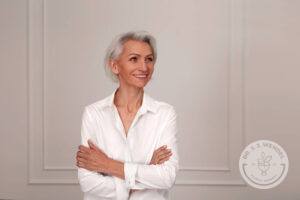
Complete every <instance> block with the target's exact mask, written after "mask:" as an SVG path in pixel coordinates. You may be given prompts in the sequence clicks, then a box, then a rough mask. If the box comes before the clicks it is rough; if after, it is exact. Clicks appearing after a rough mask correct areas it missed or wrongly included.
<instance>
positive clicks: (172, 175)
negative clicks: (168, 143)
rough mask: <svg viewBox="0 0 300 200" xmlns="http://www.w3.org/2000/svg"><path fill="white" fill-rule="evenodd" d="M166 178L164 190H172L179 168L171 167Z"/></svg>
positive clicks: (164, 179)
mask: <svg viewBox="0 0 300 200" xmlns="http://www.w3.org/2000/svg"><path fill="white" fill-rule="evenodd" d="M165 172H166V173H165V176H164V178H163V182H164V189H171V188H172V187H173V185H174V184H175V181H176V176H177V173H178V168H177V167H174V166H172V167H170V168H169V169H168V170H166V171H165Z"/></svg>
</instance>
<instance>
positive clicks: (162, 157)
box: [158, 152, 172, 164]
mask: <svg viewBox="0 0 300 200" xmlns="http://www.w3.org/2000/svg"><path fill="white" fill-rule="evenodd" d="M171 156H172V152H170V153H167V154H164V155H162V156H161V157H160V158H159V160H158V164H162V163H164V162H166V161H167V160H169V159H170V157H171Z"/></svg>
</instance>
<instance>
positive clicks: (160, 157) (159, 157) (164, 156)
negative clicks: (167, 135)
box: [150, 145, 172, 165]
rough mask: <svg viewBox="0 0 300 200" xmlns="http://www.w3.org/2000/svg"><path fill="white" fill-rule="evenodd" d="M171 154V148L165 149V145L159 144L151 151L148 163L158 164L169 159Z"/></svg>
mask: <svg viewBox="0 0 300 200" xmlns="http://www.w3.org/2000/svg"><path fill="white" fill-rule="evenodd" d="M171 156H172V152H171V149H167V146H166V145H164V146H161V147H159V148H158V149H156V150H155V151H154V152H153V155H152V158H151V161H150V165H159V164H162V163H164V162H165V161H167V160H169V158H170V157H171Z"/></svg>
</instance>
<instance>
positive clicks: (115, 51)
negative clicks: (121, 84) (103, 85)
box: [104, 31, 157, 82]
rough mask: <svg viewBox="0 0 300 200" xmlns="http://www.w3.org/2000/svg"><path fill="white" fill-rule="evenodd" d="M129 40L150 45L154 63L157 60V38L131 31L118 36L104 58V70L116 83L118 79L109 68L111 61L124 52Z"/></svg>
mask: <svg viewBox="0 0 300 200" xmlns="http://www.w3.org/2000/svg"><path fill="white" fill-rule="evenodd" d="M128 40H134V41H141V42H146V43H148V44H149V46H150V48H151V50H152V53H153V60H154V63H155V62H156V59H157V50H156V40H155V38H154V37H153V36H152V35H151V34H150V33H148V32H146V31H130V32H127V33H122V34H119V35H117V36H116V37H115V38H114V39H113V41H112V42H111V43H110V45H109V46H108V48H107V50H106V55H105V58H104V70H105V73H106V74H107V75H108V76H109V77H110V78H111V79H112V81H114V82H118V77H117V76H116V75H115V74H114V73H113V72H112V71H111V68H110V66H109V62H110V60H114V59H116V58H118V57H119V56H120V54H121V53H122V51H123V45H124V43H125V42H127V41H128Z"/></svg>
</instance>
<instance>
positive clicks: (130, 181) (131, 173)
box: [124, 162, 138, 188]
mask: <svg viewBox="0 0 300 200" xmlns="http://www.w3.org/2000/svg"><path fill="white" fill-rule="evenodd" d="M137 167H138V165H137V164H134V163H128V162H125V163H124V175H125V184H126V187H127V188H133V187H134V186H135V177H136V172H137Z"/></svg>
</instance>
